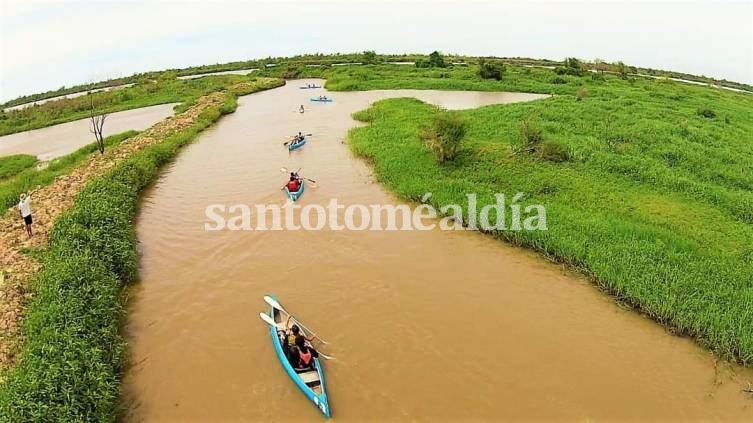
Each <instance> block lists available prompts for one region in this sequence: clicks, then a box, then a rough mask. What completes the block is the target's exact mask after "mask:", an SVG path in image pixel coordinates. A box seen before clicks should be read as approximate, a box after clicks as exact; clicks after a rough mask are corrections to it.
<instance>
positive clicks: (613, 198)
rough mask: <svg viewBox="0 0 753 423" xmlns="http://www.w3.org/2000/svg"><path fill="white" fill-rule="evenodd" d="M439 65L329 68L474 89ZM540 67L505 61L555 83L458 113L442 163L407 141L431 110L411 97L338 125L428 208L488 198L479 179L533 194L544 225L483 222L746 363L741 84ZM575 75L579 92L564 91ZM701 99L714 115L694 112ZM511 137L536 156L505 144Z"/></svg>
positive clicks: (748, 182)
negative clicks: (584, 93) (450, 156)
mask: <svg viewBox="0 0 753 423" xmlns="http://www.w3.org/2000/svg"><path fill="white" fill-rule="evenodd" d="M449 71H450V73H451V74H452V75H453V77H452V78H449V79H445V78H429V77H427V73H426V72H422V73H417V72H415V71H412V72H406V71H403V72H402V73H403V74H404V75H403V76H402V77H401V76H400V75H399V74H398V73H397V71H393V72H386V71H379V72H376V73H375V75H372V77H371V78H369V79H367V80H365V81H348V80H347V79H345V78H335V79H333V80H331V82H332V85H333V86H334V87H339V88H346V89H359V88H386V87H402V88H427V89H428V88H450V87H453V88H462V89H473V88H479V87H484V88H486V87H488V86H487V85H485V84H486V83H487V82H486V81H480V80H478V79H477V80H472V79H465V78H464V75H465V74H464V73H463V72H462V71H456V70H452V69H450V70H449ZM380 72H381V75H382V76H383V77H384V78H385V79H384V80H380V79H379V78H380V76H379V75H380ZM552 75H554V74H553V72H551V71H549V72H540V71H539V70H531V72H530V73H521V72H518V70H516V69H515V68H514V67H512V66H510V67H508V74H507V75H506V77H505V79H504V80H503V81H501V82H499V83H498V85H497V87H498V89H500V90H522V91H526V90H529V89H530V90H538V91H539V92H556V93H560V95H557V96H555V97H552V98H549V99H545V100H538V101H535V102H530V103H518V104H509V105H498V106H488V107H483V108H479V109H474V110H467V111H462V112H458V113H460V115H462V116H463V117H464V118H465V119H466V120H467V122H468V130H467V132H466V135H465V137H464V141H463V145H464V147H463V152H464V154H461V155H458V156H457V157H456V158H455V160H454V161H453V166H452V169H451V170H448V169H443V168H442V167H441V166H439V165H438V164H437V161H436V160H435V157H434V155H433V154H432V152H431V151H430V149H429V148H427V146H426V145H425V144H424V143H423V142H422V139H421V137H420V129H421V128H422V127H424V126H426V125H430V122H431V120H432V118H433V116H434V114H435V113H436V109H435V108H434V107H432V106H429V105H426V104H423V103H421V102H419V101H417V100H412V99H391V100H384V101H381V102H378V103H376V104H374V105H373V106H371V107H370V108H369V109H367V110H365V111H362V112H358V113H356V114H355V115H354V116H355V118H356V119H360V120H364V121H368V122H369V123H370V125H369V126H365V127H360V128H355V129H353V130H352V131H351V132H350V141H349V145H350V147H351V149H352V150H353V151H354V152H355V153H356V154H358V155H360V156H362V157H364V158H366V159H367V160H368V161H369V162H370V163H371V164H372V165H373V167H374V170H375V174H376V176H377V178H378V179H379V180H380V181H381V182H382V183H384V184H385V185H386V186H387V187H388V188H389V189H391V190H392V191H394V192H395V193H396V194H397V195H399V196H400V197H401V198H403V199H406V200H415V199H416V198H420V197H421V196H422V195H423V194H424V193H425V192H431V193H432V197H431V198H430V199H429V202H430V203H432V205H433V206H435V207H436V208H439V207H441V206H444V205H447V204H464V202H465V201H466V199H465V194H466V193H477V194H478V196H479V204H482V203H491V202H494V197H493V194H494V193H506V194H509V195H512V194H514V193H516V192H524V193H526V197H525V198H524V200H522V201H523V202H524V203H526V204H542V205H544V206H545V207H546V209H547V217H548V226H549V230H548V231H531V232H512V231H507V232H497V233H494V234H492V235H494V236H496V237H499V238H501V239H503V240H506V241H508V242H511V243H514V244H516V245H521V246H524V247H527V248H530V249H533V250H536V251H538V252H540V253H541V254H543V255H546V256H547V257H551V258H553V259H555V260H557V261H559V262H561V263H565V264H567V265H569V266H571V267H573V268H575V269H578V270H580V271H582V272H584V273H585V274H587V275H588V276H589V277H590V278H591V279H592V280H593V281H594V282H595V283H596V284H597V285H598V286H599V287H601V288H602V289H604V290H605V291H607V292H609V293H611V294H613V295H615V296H616V297H617V298H618V299H620V300H622V301H624V302H626V303H628V304H630V305H632V306H635V307H636V308H637V309H639V310H641V311H642V312H644V313H645V314H647V315H648V316H650V317H651V318H653V319H655V320H656V321H658V322H661V323H663V324H665V325H667V326H668V327H670V328H672V330H674V331H675V332H677V333H680V334H686V335H689V336H692V337H693V338H695V339H696V340H697V341H698V342H700V343H701V344H703V345H705V346H707V347H709V348H710V349H712V350H713V351H715V352H716V353H717V354H719V355H720V356H722V357H724V358H728V359H732V360H737V361H739V362H741V363H744V364H746V365H751V364H753V306H752V305H753V259H751V257H753V254H752V253H751V251H753V250H751V247H750V246H751V240H753V172H751V171H750V169H751V163H753V135H751V134H753V115H752V114H751V111H753V96H751V95H747V94H739V93H731V92H723V91H720V90H716V89H713V88H707V87H696V86H689V85H684V84H676V83H672V84H662V83H660V82H659V81H653V80H643V79H637V80H633V79H628V80H624V79H621V78H619V77H616V76H611V75H605V76H604V80H603V81H602V80H594V79H593V78H591V77H590V76H589V75H586V76H583V77H574V76H570V75H565V76H563V79H565V78H566V79H567V82H566V84H564V86H563V87H562V88H560V87H555V86H553V85H551V83H550V82H548V81H550V78H551V77H552ZM454 78H457V79H454ZM530 79H534V80H533V81H531V80H530ZM514 84H520V85H519V86H518V87H516V86H515V85H514ZM579 86H584V87H587V89H588V91H589V97H588V101H577V98H576V96H573V95H572V93H573V92H576V90H575V89H574V88H576V89H577V87H579ZM550 90H551V91H550ZM568 93H570V94H568ZM704 108H709V109H713V110H714V111H715V113H716V114H717V115H720V114H721V115H722V116H726V117H728V119H721V118H719V117H707V116H705V114H699V113H698V110H702V109H704ZM531 116H537V117H538V118H537V120H536V123H535V124H533V123H531V121H530V119H531V118H530V117H531ZM521 128H522V129H521ZM521 145H522V146H524V147H523V148H522V150H527V149H530V148H531V147H533V149H532V150H531V152H535V153H536V154H512V155H511V154H510V153H509V152H510V150H514V151H515V150H516V149H517V150H518V151H520V150H521V147H520V146H521ZM542 150H543V152H542ZM466 153H467V154H466ZM467 217H468V216H465V218H466V219H467Z"/></svg>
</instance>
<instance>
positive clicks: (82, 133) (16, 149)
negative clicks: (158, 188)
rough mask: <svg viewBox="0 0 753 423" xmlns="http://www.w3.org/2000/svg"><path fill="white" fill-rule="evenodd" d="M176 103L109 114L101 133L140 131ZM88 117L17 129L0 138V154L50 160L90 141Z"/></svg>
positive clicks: (160, 117)
mask: <svg viewBox="0 0 753 423" xmlns="http://www.w3.org/2000/svg"><path fill="white" fill-rule="evenodd" d="M176 104H177V103H172V104H160V105H157V106H149V107H142V108H139V109H133V110H125V111H122V112H116V113H110V114H109V115H108V116H107V119H106V120H105V126H104V130H105V136H109V135H114V134H119V133H121V132H125V131H128V130H131V129H135V130H139V131H141V130H144V129H146V128H149V127H150V126H152V125H154V124H155V123H157V122H159V121H161V120H163V119H166V118H167V117H169V116H172V115H173V113H174V112H173V107H175V105H176ZM90 125H91V124H90V122H89V119H88V118H87V119H79V120H75V121H73V122H66V123H61V124H59V125H53V126H48V127H46V128H40V129H34V130H31V131H25V132H19V133H16V134H10V135H5V136H2V137H0V157H1V156H9V155H12V154H31V155H34V156H37V158H38V159H39V160H51V159H54V158H57V157H60V156H64V155H66V154H70V153H72V152H74V151H76V150H78V149H79V148H81V147H83V146H85V145H87V144H91V143H93V142H94V135H92V133H91V132H90V131H89V128H90V127H91V126H90Z"/></svg>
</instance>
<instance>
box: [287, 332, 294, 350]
mask: <svg viewBox="0 0 753 423" xmlns="http://www.w3.org/2000/svg"><path fill="white" fill-rule="evenodd" d="M288 346H291V347H293V346H295V335H293V334H292V333H289V334H288Z"/></svg>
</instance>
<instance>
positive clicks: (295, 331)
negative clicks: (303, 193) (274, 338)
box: [285, 173, 315, 347]
mask: <svg viewBox="0 0 753 423" xmlns="http://www.w3.org/2000/svg"><path fill="white" fill-rule="evenodd" d="M291 175H294V173H291ZM295 176H296V177H298V175H295ZM292 317H293V316H288V321H287V322H286V323H285V326H287V327H289V328H290V330H288V332H287V334H288V345H290V346H291V347H292V346H293V345H295V339H296V338H297V337H299V336H300V337H302V338H304V339H305V340H306V341H309V342H311V341H313V340H314V338H315V336H313V335H311V336H310V337H308V338H306V337H304V336H303V335H301V328H299V327H298V325H296V324H295V323H293V326H290V319H291V318H292Z"/></svg>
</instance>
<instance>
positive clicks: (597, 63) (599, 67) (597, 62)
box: [593, 57, 606, 73]
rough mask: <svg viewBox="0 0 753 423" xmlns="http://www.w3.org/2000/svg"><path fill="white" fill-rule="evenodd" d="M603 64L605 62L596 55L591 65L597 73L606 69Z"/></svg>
mask: <svg viewBox="0 0 753 423" xmlns="http://www.w3.org/2000/svg"><path fill="white" fill-rule="evenodd" d="M605 65H606V64H605V63H604V61H603V60H601V59H599V58H598V57H597V58H596V59H594V63H593V66H594V70H595V71H597V72H599V73H604V71H605V70H606V66H605Z"/></svg>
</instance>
